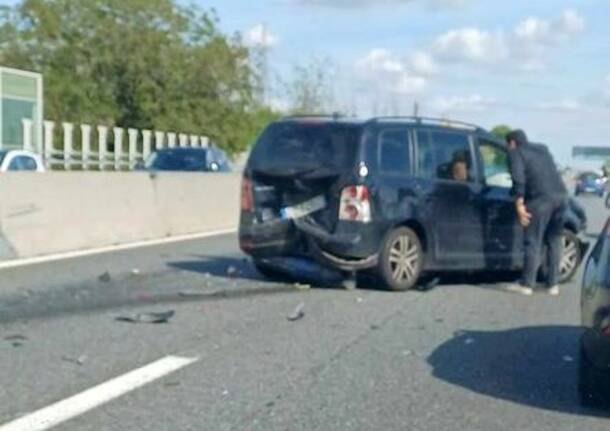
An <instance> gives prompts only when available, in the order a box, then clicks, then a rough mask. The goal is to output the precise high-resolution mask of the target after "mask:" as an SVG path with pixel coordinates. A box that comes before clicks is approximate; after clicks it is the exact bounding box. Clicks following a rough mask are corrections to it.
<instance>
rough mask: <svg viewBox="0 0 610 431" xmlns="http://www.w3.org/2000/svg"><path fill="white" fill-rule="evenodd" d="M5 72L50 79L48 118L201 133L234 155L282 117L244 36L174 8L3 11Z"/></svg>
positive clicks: (37, 4) (103, 1)
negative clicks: (261, 91)
mask: <svg viewBox="0 0 610 431" xmlns="http://www.w3.org/2000/svg"><path fill="white" fill-rule="evenodd" d="M0 64H2V65H4V66H8V67H14V68H18V69H25V70H32V71H36V72H40V73H42V74H43V75H44V82H45V94H44V96H45V117H46V118H47V119H51V120H56V121H71V122H77V123H93V124H106V125H108V126H121V127H134V128H141V129H157V130H168V131H170V130H175V131H180V132H186V133H196V134H202V135H203V134H205V135H207V136H209V137H211V138H212V139H213V140H214V141H215V142H216V143H217V144H218V145H219V146H220V147H222V148H224V149H225V150H227V151H228V152H229V153H231V154H235V153H238V152H240V151H243V150H245V149H246V148H247V147H248V145H249V143H250V142H251V141H252V140H253V139H254V138H255V136H256V134H257V133H258V132H259V130H260V129H261V128H262V127H264V125H265V124H266V123H267V122H269V121H270V120H272V119H274V118H276V117H277V116H278V115H279V114H278V113H277V112H274V111H273V110H272V109H270V108H268V107H266V106H264V104H263V103H261V100H259V98H257V97H256V96H257V94H258V92H257V89H258V88H259V87H260V85H261V82H260V76H259V74H258V73H257V69H256V67H255V66H254V65H253V62H252V61H251V50H250V49H249V48H248V47H246V46H245V45H244V44H243V42H242V40H241V37H240V36H239V34H233V35H229V34H225V33H223V32H222V31H221V30H220V28H219V18H218V17H217V15H216V13H215V11H214V10H204V9H202V8H198V7H194V6H190V7H184V6H180V5H179V4H178V3H177V2H175V1H174V0H78V1H74V0H22V1H21V2H19V3H18V4H16V5H15V6H12V7H7V6H4V7H2V8H1V9H0Z"/></svg>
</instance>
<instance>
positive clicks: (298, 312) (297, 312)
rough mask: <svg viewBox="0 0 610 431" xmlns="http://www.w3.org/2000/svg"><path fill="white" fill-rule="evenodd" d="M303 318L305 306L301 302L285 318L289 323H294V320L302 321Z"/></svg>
mask: <svg viewBox="0 0 610 431" xmlns="http://www.w3.org/2000/svg"><path fill="white" fill-rule="evenodd" d="M303 317H305V304H304V303H302V302H301V303H300V304H299V305H297V306H296V308H295V309H294V311H293V312H292V313H290V314H289V315H288V316H287V317H286V318H287V319H288V320H290V321H291V322H294V321H295V320H299V319H302V318H303Z"/></svg>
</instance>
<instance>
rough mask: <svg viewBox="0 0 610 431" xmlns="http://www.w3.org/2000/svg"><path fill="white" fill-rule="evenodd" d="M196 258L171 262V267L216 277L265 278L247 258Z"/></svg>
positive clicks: (257, 279)
mask: <svg viewBox="0 0 610 431" xmlns="http://www.w3.org/2000/svg"><path fill="white" fill-rule="evenodd" d="M193 257H195V258H196V260H188V261H179V262H169V263H168V264H167V265H168V266H169V267H170V268H174V269H179V270H182V271H190V272H195V273H200V274H209V275H211V276H214V277H225V278H240V279H246V280H255V281H261V280H264V279H265V278H264V277H263V276H262V275H261V274H259V273H258V271H256V269H255V268H254V266H253V265H252V264H251V263H250V261H249V260H248V259H246V258H237V257H224V256H207V255H194V256H193Z"/></svg>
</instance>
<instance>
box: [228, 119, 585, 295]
mask: <svg viewBox="0 0 610 431" xmlns="http://www.w3.org/2000/svg"><path fill="white" fill-rule="evenodd" d="M511 187H512V179H511V175H510V171H509V166H508V150H507V148H506V145H505V143H504V142H502V141H501V140H498V138H496V137H494V136H493V135H491V134H490V133H488V132H486V131H485V130H483V129H481V128H479V127H477V126H473V125H469V124H465V123H460V122H451V121H447V120H438V119H422V118H418V117H390V118H374V119H371V120H357V119H347V118H342V117H335V116H333V117H289V118H286V119H283V120H280V121H277V122H274V123H272V124H271V125H269V127H267V129H266V130H265V131H264V132H263V133H262V135H261V136H260V137H259V139H258V140H257V142H256V144H255V146H254V148H253V150H252V152H251V154H250V158H249V160H248V163H247V166H246V169H245V171H244V179H243V183H242V201H241V221H240V230H239V240H240V246H241V249H242V250H243V251H244V252H245V253H246V254H248V255H250V256H251V257H252V258H253V261H254V264H255V266H256V267H257V268H258V269H259V270H260V272H261V273H263V274H264V275H273V274H274V272H276V270H282V271H285V268H286V267H287V266H289V265H286V261H290V262H291V265H293V266H296V265H294V264H295V262H296V260H297V259H298V260H300V261H301V262H309V263H311V264H312V265H314V264H316V265H319V266H321V267H327V268H332V269H334V270H336V271H342V272H344V273H352V274H353V273H355V272H364V273H372V274H375V275H376V276H377V278H379V279H380V281H381V283H382V284H383V285H385V286H386V287H387V288H389V289H391V290H406V289H411V288H413V287H415V286H416V285H417V282H418V280H419V279H420V277H421V275H422V274H423V273H435V272H445V271H448V272H460V271H462V272H473V271H483V272H507V271H518V270H519V269H520V268H521V266H522V265H523V229H522V228H521V226H520V225H519V223H518V222H517V218H516V215H515V210H514V198H513V197H512V194H511ZM575 208H576V211H575ZM578 209H579V206H578V204H577V203H575V202H571V205H569V208H568V209H567V214H566V223H565V226H564V228H565V233H564V241H565V242H566V247H565V252H564V256H563V259H562V275H561V280H562V281H563V282H565V281H567V280H569V279H570V278H571V277H572V276H573V275H574V273H575V272H576V271H577V269H578V267H579V265H580V263H581V260H582V256H584V251H585V249H586V247H585V246H584V242H583V241H581V240H580V238H579V236H578V235H579V233H581V231H582V230H583V226H585V225H586V217H584V211H582V208H580V211H579V210H578ZM300 267H303V265H300ZM310 272H311V271H310ZM288 275H291V274H288Z"/></svg>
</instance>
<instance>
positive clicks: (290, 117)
mask: <svg viewBox="0 0 610 431" xmlns="http://www.w3.org/2000/svg"><path fill="white" fill-rule="evenodd" d="M303 118H321V119H322V118H329V119H334V120H338V119H340V118H346V116H345V115H343V114H341V113H340V112H333V113H332V114H293V115H286V116H284V117H283V118H282V119H283V120H293V119H294V120H298V119H303Z"/></svg>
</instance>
